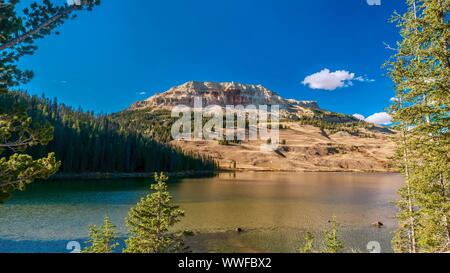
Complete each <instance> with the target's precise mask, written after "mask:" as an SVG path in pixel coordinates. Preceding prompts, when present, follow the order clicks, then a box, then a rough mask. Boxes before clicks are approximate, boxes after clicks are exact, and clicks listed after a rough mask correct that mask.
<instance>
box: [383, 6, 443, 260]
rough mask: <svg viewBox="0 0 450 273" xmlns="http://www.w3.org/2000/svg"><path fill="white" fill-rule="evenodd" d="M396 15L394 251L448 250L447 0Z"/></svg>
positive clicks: (391, 66)
mask: <svg viewBox="0 0 450 273" xmlns="http://www.w3.org/2000/svg"><path fill="white" fill-rule="evenodd" d="M407 5H408V10H407V12H406V13H405V14H403V15H400V14H395V15H394V17H393V21H394V22H396V23H397V25H398V27H399V28H400V30H401V31H400V34H401V36H402V41H401V42H399V43H398V45H397V46H398V48H397V49H396V54H395V55H394V56H393V57H392V59H391V60H390V61H389V62H388V64H387V65H388V67H389V73H390V76H391V78H392V79H393V81H394V83H395V85H396V100H395V101H396V102H395V103H394V105H393V106H392V109H391V113H392V115H393V118H394V122H395V123H396V125H397V128H398V129H399V130H400V132H401V137H400V141H399V148H398V151H397V159H398V160H397V162H398V166H399V169H400V170H401V171H402V173H403V175H404V177H405V179H406V185H405V187H404V188H402V189H401V190H400V197H401V199H400V201H399V203H398V208H399V210H400V211H399V214H398V221H399V228H398V230H397V232H396V234H395V237H394V240H393V248H394V250H395V251H396V252H410V253H415V252H445V251H449V250H450V228H449V227H450V182H449V181H450V131H449V125H450V23H449V16H450V15H449V11H450V1H449V0H407Z"/></svg>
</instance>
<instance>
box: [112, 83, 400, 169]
mask: <svg viewBox="0 0 450 273" xmlns="http://www.w3.org/2000/svg"><path fill="white" fill-rule="evenodd" d="M195 97H202V99H203V106H206V105H211V104H213V105H220V106H222V107H224V106H226V105H244V106H246V105H249V104H253V105H280V108H281V109H282V110H281V131H280V135H281V136H280V137H281V144H280V145H279V147H278V148H277V149H273V150H267V149H262V147H263V146H264V145H265V144H266V143H265V142H263V141H244V142H242V143H232V142H223V141H174V140H172V139H171V136H170V128H171V126H172V124H173V123H174V122H175V119H174V118H171V116H170V109H171V107H173V106H176V105H187V106H193V103H194V98H195ZM114 117H115V118H117V119H119V120H122V121H126V124H123V126H127V127H128V128H132V129H133V130H135V131H137V132H140V133H142V134H143V135H146V136H149V137H151V138H152V139H155V140H157V141H159V142H163V143H169V144H170V145H171V146H173V147H177V148H178V149H181V150H183V151H185V152H187V153H193V154H201V155H204V156H207V157H208V158H213V159H214V160H216V161H217V163H218V165H219V166H220V167H221V168H222V169H233V170H254V171H362V172H374V171H377V172H378V171H381V172H383V171H390V170H391V168H390V163H389V162H390V158H391V157H392V156H393V155H394V150H395V141H394V140H395V138H396V136H397V134H396V132H395V131H392V130H390V129H389V128H385V127H380V126H376V125H374V124H369V123H366V122H363V121H360V120H358V119H356V118H354V117H353V116H350V115H345V114H339V113H335V112H331V111H327V110H324V109H321V108H320V107H319V105H318V104H317V103H316V102H311V101H297V100H289V99H285V98H283V97H281V96H279V95H278V94H276V93H275V92H273V91H270V90H268V89H267V88H265V87H263V86H261V85H248V84H240V83H234V82H231V83H212V82H187V83H185V84H182V85H180V86H176V87H173V88H171V89H169V90H168V91H166V92H164V93H161V94H156V95H155V96H152V97H150V98H148V99H146V100H143V101H139V102H136V103H135V104H133V105H132V106H131V107H130V108H129V109H127V110H125V111H123V112H121V113H117V114H115V115H114Z"/></svg>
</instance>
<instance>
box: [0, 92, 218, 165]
mask: <svg viewBox="0 0 450 273" xmlns="http://www.w3.org/2000/svg"><path fill="white" fill-rule="evenodd" d="M14 106H19V107H20V108H22V109H23V110H26V111H27V113H28V115H29V116H30V117H31V118H32V119H33V122H35V123H36V124H45V123H46V122H48V123H50V124H51V125H52V126H53V127H54V139H53V141H51V142H50V143H49V145H47V146H38V147H33V148H31V149H30V150H29V152H30V153H31V154H32V155H33V156H35V157H39V156H42V155H45V154H47V153H48V152H55V153H56V157H57V159H58V160H61V161H62V166H61V169H60V171H61V172H62V173H88V172H123V173H131V172H154V171H167V172H181V171H187V170H213V169H214V168H215V164H214V162H213V161H212V160H210V159H209V158H205V157H202V156H199V155H192V154H186V153H183V152H182V151H179V150H175V149H173V148H172V147H169V146H167V145H164V144H161V143H159V142H157V141H155V140H153V139H151V138H150V137H148V136H144V135H143V134H141V133H139V132H138V131H137V130H135V127H136V126H134V125H133V124H134V123H133V122H132V121H131V122H129V120H128V119H127V116H120V115H116V116H107V115H95V114H94V113H91V112H83V111H82V110H81V109H78V110H74V109H73V108H71V107H68V106H66V105H64V104H58V102H57V101H56V100H49V99H46V98H38V97H36V96H33V97H31V96H29V95H27V94H24V93H18V92H11V93H7V94H2V95H0V111H11V109H12V108H14ZM155 128H164V127H155ZM169 130H170V127H169ZM139 131H141V130H139ZM169 134H170V131H169Z"/></svg>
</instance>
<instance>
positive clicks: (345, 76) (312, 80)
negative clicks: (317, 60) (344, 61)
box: [303, 68, 375, 91]
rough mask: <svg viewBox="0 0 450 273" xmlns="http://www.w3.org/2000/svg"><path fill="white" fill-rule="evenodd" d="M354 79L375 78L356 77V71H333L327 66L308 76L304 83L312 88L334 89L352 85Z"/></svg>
mask: <svg viewBox="0 0 450 273" xmlns="http://www.w3.org/2000/svg"><path fill="white" fill-rule="evenodd" d="M353 81H359V82H374V81H375V80H373V79H369V78H368V77H365V76H364V77H363V76H358V77H356V75H355V73H351V72H349V71H345V70H337V71H334V72H331V71H330V70H329V69H328V68H325V69H323V70H322V71H320V72H317V73H315V74H312V75H310V76H307V77H306V78H305V79H304V80H303V84H304V85H307V86H308V87H309V88H311V89H321V90H329V91H332V90H336V89H338V88H342V87H347V86H352V85H353Z"/></svg>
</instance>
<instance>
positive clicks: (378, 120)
mask: <svg viewBox="0 0 450 273" xmlns="http://www.w3.org/2000/svg"><path fill="white" fill-rule="evenodd" d="M353 116H354V117H355V118H357V119H359V120H364V121H366V122H368V123H374V124H376V125H389V124H392V117H391V115H389V114H388V113H386V112H381V113H375V114H373V115H371V116H370V117H368V118H365V117H364V116H363V115H361V114H354V115H353Z"/></svg>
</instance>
